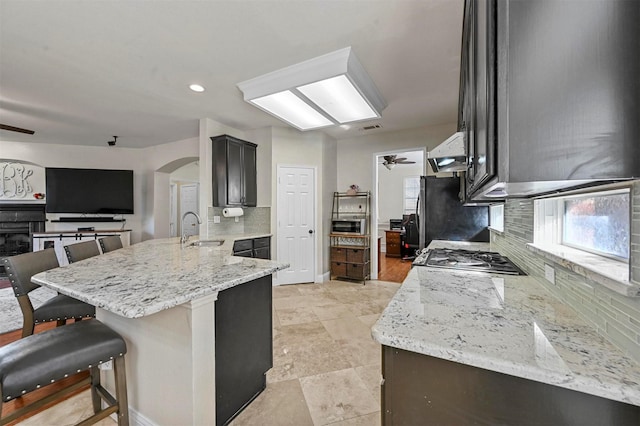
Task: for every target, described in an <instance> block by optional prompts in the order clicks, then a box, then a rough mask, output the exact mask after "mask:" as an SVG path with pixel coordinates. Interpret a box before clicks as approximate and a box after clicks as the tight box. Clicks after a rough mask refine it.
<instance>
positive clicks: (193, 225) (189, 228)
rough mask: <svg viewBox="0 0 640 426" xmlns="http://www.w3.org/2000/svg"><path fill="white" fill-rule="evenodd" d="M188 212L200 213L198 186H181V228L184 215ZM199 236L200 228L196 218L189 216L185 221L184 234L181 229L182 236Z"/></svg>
mask: <svg viewBox="0 0 640 426" xmlns="http://www.w3.org/2000/svg"><path fill="white" fill-rule="evenodd" d="M188 211H192V212H195V213H198V184H197V183H193V184H188V185H180V221H179V222H180V227H182V215H183V214H185V213H186V212H188ZM183 233H184V234H186V235H198V234H199V233H200V226H199V225H198V221H197V220H196V218H195V216H193V215H191V214H190V215H189V216H187V217H186V218H185V220H184V232H183V230H182V229H180V235H183Z"/></svg>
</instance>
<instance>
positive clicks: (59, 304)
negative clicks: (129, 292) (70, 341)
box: [2, 248, 96, 337]
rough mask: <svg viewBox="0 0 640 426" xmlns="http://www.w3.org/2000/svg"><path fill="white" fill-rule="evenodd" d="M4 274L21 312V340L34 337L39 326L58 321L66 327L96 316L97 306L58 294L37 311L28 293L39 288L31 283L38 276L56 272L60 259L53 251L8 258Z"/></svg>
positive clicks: (35, 252) (5, 262)
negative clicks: (32, 278)
mask: <svg viewBox="0 0 640 426" xmlns="http://www.w3.org/2000/svg"><path fill="white" fill-rule="evenodd" d="M2 262H3V263H4V267H5V271H6V273H7V275H8V276H9V281H10V282H11V287H12V288H13V292H14V294H15V296H16V298H17V299H18V304H19V305H20V310H21V311H22V318H23V320H22V337H26V336H29V335H31V334H33V329H34V328H35V325H36V324H40V323H43V322H49V321H56V322H57V325H58V326H60V325H64V324H65V323H66V321H67V320H68V319H72V318H73V319H75V320H76V321H77V320H80V319H82V318H93V317H95V315H96V309H95V307H94V306H92V305H89V304H88V303H85V302H82V301H80V300H77V299H74V298H72V297H69V296H65V295H63V294H58V295H57V296H54V297H52V298H50V299H49V300H47V301H45V302H44V303H43V304H42V305H40V306H38V307H37V308H35V309H34V307H33V304H32V303H31V299H30V298H29V293H30V292H31V291H33V290H35V289H37V288H39V287H40V286H39V285H38V284H34V283H32V282H31V277H32V276H34V275H35V274H37V273H40V272H44V271H47V270H49V269H53V268H57V267H58V266H59V264H58V258H57V257H56V252H55V250H54V249H53V248H48V249H46V250H41V251H34V252H30V253H23V254H19V255H16V256H10V257H5V258H4V259H3V260H2Z"/></svg>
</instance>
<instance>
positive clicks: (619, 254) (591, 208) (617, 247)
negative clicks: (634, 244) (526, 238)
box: [534, 189, 631, 262]
mask: <svg viewBox="0 0 640 426" xmlns="http://www.w3.org/2000/svg"><path fill="white" fill-rule="evenodd" d="M629 210H630V195H629V190H628V189H621V190H615V191H607V192H592V193H587V194H580V195H572V196H566V197H561V198H548V199H542V200H537V201H536V204H535V213H534V214H535V216H536V229H535V234H534V243H535V244H542V245H546V246H548V245H556V246H559V247H569V248H572V249H578V250H580V251H582V252H589V253H593V254H596V255H600V256H605V257H609V258H614V259H616V260H621V261H625V262H628V261H629V250H630V241H629V238H630V223H631V220H630V212H629Z"/></svg>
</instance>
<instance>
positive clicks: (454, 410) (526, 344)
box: [372, 241, 640, 425]
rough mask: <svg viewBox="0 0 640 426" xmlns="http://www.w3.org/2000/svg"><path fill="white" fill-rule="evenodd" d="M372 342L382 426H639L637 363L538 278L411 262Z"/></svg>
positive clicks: (450, 245) (458, 245)
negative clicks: (378, 363)
mask: <svg viewBox="0 0 640 426" xmlns="http://www.w3.org/2000/svg"><path fill="white" fill-rule="evenodd" d="M435 247H446V248H466V249H469V250H488V249H489V244H486V243H464V242H459V243H454V242H443V241H434V242H433V243H432V244H431V245H430V246H429V248H435ZM372 335H373V337H374V339H375V340H377V341H378V342H379V343H381V344H382V345H383V346H382V351H383V366H382V374H383V378H384V380H383V385H382V404H383V405H382V417H383V423H382V424H383V425H393V424H415V423H416V421H417V419H420V421H421V422H423V423H433V424H520V425H537V424H575V425H584V424H593V425H595V424H598V425H599V424H616V425H627V424H629V425H637V424H640V365H638V363H637V362H636V361H634V360H633V359H632V358H631V357H629V356H626V355H625V354H623V353H622V352H620V351H619V350H618V349H616V348H615V347H614V346H612V345H611V344H609V343H608V342H607V341H606V340H605V339H603V338H602V337H601V336H600V335H598V334H597V333H596V331H595V330H594V329H593V328H592V327H590V326H589V325H587V324H586V323H585V322H584V321H583V320H581V319H580V318H579V316H578V315H577V314H576V312H575V311H573V310H572V309H571V308H570V307H568V306H566V305H564V304H563V303H562V302H560V301H559V300H557V299H555V298H554V297H553V296H552V295H551V294H550V293H549V292H548V291H547V290H546V289H544V287H543V286H542V285H541V284H539V283H538V282H537V281H536V279H534V278H533V277H529V276H515V275H504V274H492V273H486V272H476V271H460V270H452V269H439V268H434V267H420V266H416V267H414V268H413V269H412V270H411V272H410V273H409V275H408V276H407V279H406V280H405V281H404V283H403V284H402V287H401V288H400V289H399V290H398V292H397V293H396V295H395V296H394V298H393V299H392V300H391V302H390V303H389V305H388V306H387V308H386V309H385V310H384V312H383V313H382V315H381V317H380V319H379V320H378V322H377V323H376V324H375V325H374V327H373V329H372Z"/></svg>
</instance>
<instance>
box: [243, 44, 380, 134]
mask: <svg viewBox="0 0 640 426" xmlns="http://www.w3.org/2000/svg"><path fill="white" fill-rule="evenodd" d="M238 88H239V89H240V90H241V91H242V93H243V94H244V100H245V101H247V102H250V103H251V104H253V105H255V106H257V107H259V108H261V109H262V110H263V111H265V112H268V113H269V114H271V115H273V116H275V117H277V118H279V119H281V120H283V121H285V122H287V123H289V124H291V125H292V126H294V127H296V128H298V129H300V130H311V129H317V128H320V127H327V126H332V125H337V124H342V123H349V122H353V121H362V120H370V119H374V118H379V117H380V113H381V111H382V110H383V109H384V108H385V107H386V106H387V104H386V102H385V101H384V99H383V98H382V95H380V93H379V92H378V89H377V88H376V87H375V84H374V83H373V81H372V80H371V78H370V77H369V75H368V74H367V72H366V71H365V69H364V67H363V66H362V64H360V61H359V60H358V58H357V57H356V56H355V54H354V52H353V50H352V49H351V47H346V48H344V49H340V50H336V51H334V52H331V53H327V54H326V55H322V56H319V57H317V58H313V59H309V60H307V61H303V62H300V63H297V64H294V65H290V66H288V67H285V68H282V69H280V70H277V71H272V72H270V73H268V74H264V75H262V76H259V77H255V78H252V79H250V80H246V81H243V82H241V83H238Z"/></svg>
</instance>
